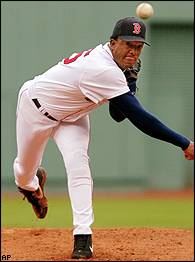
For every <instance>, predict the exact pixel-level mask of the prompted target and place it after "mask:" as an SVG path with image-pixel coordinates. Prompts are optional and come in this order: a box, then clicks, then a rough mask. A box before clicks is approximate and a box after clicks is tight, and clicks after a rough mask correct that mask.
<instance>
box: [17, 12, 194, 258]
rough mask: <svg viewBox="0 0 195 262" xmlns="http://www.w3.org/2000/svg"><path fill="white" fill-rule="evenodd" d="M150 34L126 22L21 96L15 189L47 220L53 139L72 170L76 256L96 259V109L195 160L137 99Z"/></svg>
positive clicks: (186, 144)
mask: <svg viewBox="0 0 195 262" xmlns="http://www.w3.org/2000/svg"><path fill="white" fill-rule="evenodd" d="M145 34H146V26H145V24H144V23H143V22H142V21H141V20H140V19H138V18H136V17H127V18H124V19H121V20H119V21H118V22H117V23H116V25H115V27H114V30H113V33H112V35H111V37H110V40H109V41H108V42H107V43H105V44H99V45H97V46H96V47H94V48H91V49H90V50H86V51H81V52H79V53H74V54H73V55H72V56H70V57H67V58H63V59H62V60H61V61H59V62H58V63H57V64H56V65H54V66H53V67H51V68H50V69H49V70H47V71H46V72H44V73H43V74H41V75H38V76H35V77H34V79H32V80H29V81H27V82H25V83H24V84H23V86H22V87H21V89H20V91H19V94H18V103H17V110H16V137H17V156H16V158H15V160H14V164H13V168H14V176H15V183H16V185H17V188H18V190H19V191H20V192H21V193H22V194H23V195H24V196H25V197H26V198H27V200H28V202H29V203H30V204H31V205H32V208H33V209H34V212H35V214H36V216H37V217H38V218H40V219H42V218H44V217H45V216H46V214H47V211H48V200H47V198H46V196H45V194H44V185H45V182H46V179H47V173H46V171H45V169H43V168H42V167H41V161H42V157H43V153H44V150H45V147H46V145H47V142H48V140H49V138H52V139H53V141H54V142H55V143H56V145H57V147H58V148H59V151H60V152H61V154H62V156H63V160H64V164H65V168H66V171H67V180H68V192H69V196H70V201H71V206H72V212H73V226H74V228H73V236H74V247H73V252H72V255H71V257H72V258H90V257H92V254H93V250H92V229H91V225H92V223H93V221H94V216H93V208H92V193H93V181H92V176H91V172H90V167H89V156H88V146H89V141H90V121H89V114H90V112H91V111H92V110H95V109H96V108H98V107H99V106H101V105H102V104H105V103H108V104H109V112H110V115H111V117H112V118H113V119H114V120H115V121H117V122H121V121H123V120H124V119H127V120H129V121H130V122H131V123H133V124H134V125H135V126H136V127H137V128H138V129H139V130H141V131H142V132H143V133H145V134H147V135H149V136H151V137H154V138H156V139H159V140H162V141H165V142H168V143H171V144H173V145H174V146H176V147H179V148H180V149H181V150H183V153H184V157H185V158H186V159H189V160H192V159H194V143H193V142H192V141H191V140H190V139H189V138H187V137H185V136H183V135H181V134H179V133H177V132H175V131H174V130H172V129H170V128H169V127H167V126H166V125H164V124H163V123H162V122H161V121H160V120H159V119H157V118H156V117H155V116H154V115H152V114H151V113H149V112H148V111H146V110H145V109H144V107H143V106H142V105H141V103H140V102H139V101H138V99H137V98H136V97H135V94H136V90H137V87H136V80H137V76H138V73H139V70H140V67H141V61H140V60H139V56H140V54H141V51H142V50H143V47H144V46H145V45H149V43H147V41H146V38H145Z"/></svg>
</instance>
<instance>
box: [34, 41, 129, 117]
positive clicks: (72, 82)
mask: <svg viewBox="0 0 195 262" xmlns="http://www.w3.org/2000/svg"><path fill="white" fill-rule="evenodd" d="M32 83H33V84H32V85H31V87H30V88H29V95H30V97H31V98H37V99H38V100H39V102H40V104H41V106H42V107H43V108H45V109H46V110H47V112H49V113H50V114H51V115H52V116H53V117H55V118H56V119H58V120H61V121H65V122H74V121H76V120H77V119H79V118H81V117H82V116H84V115H86V114H88V113H89V112H90V111H91V110H93V109H94V108H97V107H98V106H100V105H102V104H104V103H106V102H107V101H108V99H110V98H113V97H115V96H118V95H121V94H124V93H126V92H128V91H129V88H128V86H127V82H126V79H125V76H124V74H123V72H122V70H121V69H120V68H119V67H118V66H117V64H116V63H115V61H114V60H113V56H112V53H111V51H110V49H109V47H108V43H106V44H104V45H102V44H100V45H98V46H96V47H95V48H94V49H90V50H88V51H83V52H80V53H78V54H75V53H74V54H73V55H72V56H71V57H69V58H65V59H63V60H62V61H60V62H59V63H58V64H57V65H55V66H53V67H52V68H50V69H49V70H48V71H46V72H45V73H43V74H41V75H39V76H36V77H35V78H34V79H33V81H32Z"/></svg>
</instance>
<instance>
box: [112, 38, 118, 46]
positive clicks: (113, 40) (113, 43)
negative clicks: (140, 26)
mask: <svg viewBox="0 0 195 262" xmlns="http://www.w3.org/2000/svg"><path fill="white" fill-rule="evenodd" d="M116 41H117V40H116V39H114V38H111V39H110V46H111V47H112V46H114V45H115V44H116Z"/></svg>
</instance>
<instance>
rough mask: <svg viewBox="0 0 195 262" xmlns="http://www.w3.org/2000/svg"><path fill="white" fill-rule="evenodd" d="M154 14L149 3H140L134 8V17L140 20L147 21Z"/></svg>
mask: <svg viewBox="0 0 195 262" xmlns="http://www.w3.org/2000/svg"><path fill="white" fill-rule="evenodd" d="M153 14H154V9H153V7H152V6H151V4H149V3H141V4H139V5H138V6H137V8H136V15H137V16H138V17H139V18H142V19H148V18H150V17H151V16H153Z"/></svg>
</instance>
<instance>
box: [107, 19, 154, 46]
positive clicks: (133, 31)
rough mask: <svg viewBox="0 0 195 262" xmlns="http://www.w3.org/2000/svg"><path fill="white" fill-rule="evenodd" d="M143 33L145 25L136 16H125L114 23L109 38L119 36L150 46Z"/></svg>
mask: <svg viewBox="0 0 195 262" xmlns="http://www.w3.org/2000/svg"><path fill="white" fill-rule="evenodd" d="M145 35H146V26H145V24H144V23H143V21H142V20H140V19H139V18H137V17H126V18H123V19H120V20H119V21H118V22H117V23H116V25H115V27H114V30H113V33H112V35H111V37H110V38H111V39H112V38H114V39H115V38H119V39H121V40H125V41H139V42H143V43H145V44H146V45H149V46H150V44H149V43H147V42H146V40H145Z"/></svg>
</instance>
